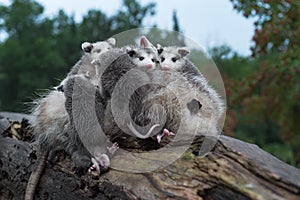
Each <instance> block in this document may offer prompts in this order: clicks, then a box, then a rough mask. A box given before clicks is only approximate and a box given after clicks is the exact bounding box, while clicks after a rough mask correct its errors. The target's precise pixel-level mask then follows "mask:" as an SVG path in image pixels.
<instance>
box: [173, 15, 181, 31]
mask: <svg viewBox="0 0 300 200" xmlns="http://www.w3.org/2000/svg"><path fill="white" fill-rule="evenodd" d="M173 31H177V32H180V28H179V22H178V18H177V12H176V10H174V11H173Z"/></svg>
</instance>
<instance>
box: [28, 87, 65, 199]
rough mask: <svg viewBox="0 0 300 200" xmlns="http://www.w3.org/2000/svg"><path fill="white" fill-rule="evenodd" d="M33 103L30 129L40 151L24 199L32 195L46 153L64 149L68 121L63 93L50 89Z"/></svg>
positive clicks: (45, 158) (41, 170)
mask: <svg viewBox="0 0 300 200" xmlns="http://www.w3.org/2000/svg"><path fill="white" fill-rule="evenodd" d="M34 103H35V106H34V107H33V109H32V116H33V117H34V120H33V121H32V129H33V134H34V135H35V138H36V140H37V144H38V150H39V152H40V153H39V159H38V160H37V167H36V170H34V171H33V172H32V174H31V176H30V178H29V181H28V184H27V188H26V193H25V199H26V200H30V199H33V197H34V192H35V188H36V186H37V184H38V181H39V179H40V176H41V174H42V172H43V169H44V167H45V165H46V160H47V158H48V154H49V153H53V152H54V151H56V150H61V149H65V147H64V143H65V140H67V137H66V136H65V131H64V130H65V127H66V125H67V123H68V121H69V120H68V114H67V112H66V110H65V97H64V94H63V93H61V92H59V91H56V90H54V91H50V92H49V94H48V95H47V96H45V97H44V98H41V99H39V100H37V101H36V102H34ZM50 157H51V156H50Z"/></svg>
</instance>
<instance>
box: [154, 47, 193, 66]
mask: <svg viewBox="0 0 300 200" xmlns="http://www.w3.org/2000/svg"><path fill="white" fill-rule="evenodd" d="M158 47H161V46H160V45H158ZM181 50H186V51H188V50H187V49H186V48H184V47H164V48H163V52H162V53H161V54H160V55H159V56H160V58H161V68H162V69H163V70H175V71H180V70H181V68H182V66H183V65H184V63H185V59H184V57H185V56H186V55H187V54H183V55H182V54H180V53H179V52H180V51H181ZM173 58H176V61H175V62H174V61H172V59H173Z"/></svg>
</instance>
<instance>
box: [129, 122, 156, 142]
mask: <svg viewBox="0 0 300 200" xmlns="http://www.w3.org/2000/svg"><path fill="white" fill-rule="evenodd" d="M158 126H160V124H154V125H153V126H152V127H151V128H150V129H149V131H148V132H147V133H146V134H145V135H142V134H140V133H139V132H138V131H137V130H136V129H135V128H134V127H133V125H132V123H131V122H129V124H127V127H128V128H129V130H130V131H131V132H132V133H133V134H134V135H135V136H137V137H138V138H142V139H146V138H148V137H149V136H150V135H151V134H152V132H153V130H154V129H155V128H156V127H158Z"/></svg>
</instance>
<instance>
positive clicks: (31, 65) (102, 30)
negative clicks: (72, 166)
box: [0, 0, 155, 111]
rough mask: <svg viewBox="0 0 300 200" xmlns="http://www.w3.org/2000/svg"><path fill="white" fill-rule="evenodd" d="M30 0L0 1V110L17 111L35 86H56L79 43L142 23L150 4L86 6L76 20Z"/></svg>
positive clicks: (149, 13) (150, 12)
mask: <svg viewBox="0 0 300 200" xmlns="http://www.w3.org/2000/svg"><path fill="white" fill-rule="evenodd" d="M43 11H44V8H43V6H42V5H40V4H39V3H38V2H36V1H34V0H11V4H10V5H9V6H5V5H2V4H0V32H1V31H2V32H5V33H7V35H8V37H7V39H5V40H4V41H2V42H0V85H1V87H0V94H1V99H0V110H8V111H23V110H22V109H24V108H26V106H25V105H24V101H25V102H29V101H31V99H32V94H33V93H34V92H39V91H37V89H45V88H49V87H51V86H55V85H57V84H58V82H59V81H58V80H55V78H60V79H62V78H63V77H64V76H65V75H66V73H67V71H68V70H69V69H70V68H71V66H73V65H74V64H75V63H76V61H77V60H78V59H79V58H80V54H81V48H80V45H81V43H82V42H84V41H98V40H105V39H107V38H108V37H111V36H113V35H114V34H116V33H119V32H121V31H124V30H127V29H131V28H138V27H140V26H142V23H143V20H144V18H145V17H147V16H152V15H154V14H155V4H154V3H149V4H147V5H145V6H143V5H141V4H140V3H139V2H138V1H136V0H133V1H130V0H124V1H123V6H122V8H120V10H119V11H118V12H117V13H116V14H115V15H113V16H111V17H108V16H106V14H104V13H103V12H101V11H97V10H90V11H88V13H87V15H85V16H84V18H83V20H82V21H81V22H75V20H74V16H68V15H67V14H66V13H65V12H64V11H63V10H60V11H59V12H58V14H57V15H56V16H54V17H53V19H49V18H47V17H45V16H43Z"/></svg>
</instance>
